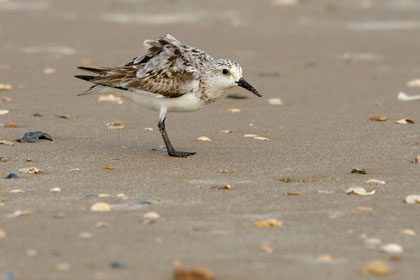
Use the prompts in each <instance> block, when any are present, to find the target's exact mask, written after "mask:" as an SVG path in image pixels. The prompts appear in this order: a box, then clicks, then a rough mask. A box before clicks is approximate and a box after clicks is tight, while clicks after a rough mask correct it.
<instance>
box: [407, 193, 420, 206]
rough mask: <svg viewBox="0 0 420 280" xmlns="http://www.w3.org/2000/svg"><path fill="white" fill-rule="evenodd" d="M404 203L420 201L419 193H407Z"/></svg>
mask: <svg viewBox="0 0 420 280" xmlns="http://www.w3.org/2000/svg"><path fill="white" fill-rule="evenodd" d="M404 202H405V203H408V204H417V203H420V195H419V194H412V195H408V196H407V197H406V198H405V200H404Z"/></svg>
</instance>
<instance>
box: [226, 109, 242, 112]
mask: <svg viewBox="0 0 420 280" xmlns="http://www.w3.org/2000/svg"><path fill="white" fill-rule="evenodd" d="M228 111H229V112H231V113H240V112H241V109H238V108H230V109H229V110H228Z"/></svg>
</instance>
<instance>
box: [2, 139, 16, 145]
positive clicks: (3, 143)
mask: <svg viewBox="0 0 420 280" xmlns="http://www.w3.org/2000/svg"><path fill="white" fill-rule="evenodd" d="M0 145H7V146H14V145H15V143H13V142H11V141H7V140H1V141H0Z"/></svg>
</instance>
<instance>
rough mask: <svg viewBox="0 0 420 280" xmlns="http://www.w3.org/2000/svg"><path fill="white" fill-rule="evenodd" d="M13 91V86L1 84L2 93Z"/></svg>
mask: <svg viewBox="0 0 420 280" xmlns="http://www.w3.org/2000/svg"><path fill="white" fill-rule="evenodd" d="M6 90H12V86H11V85H10V84H1V83H0V91H6Z"/></svg>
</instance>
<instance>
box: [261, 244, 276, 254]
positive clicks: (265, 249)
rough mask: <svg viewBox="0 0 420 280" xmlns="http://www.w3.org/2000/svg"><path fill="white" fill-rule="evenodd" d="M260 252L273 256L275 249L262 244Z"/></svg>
mask: <svg viewBox="0 0 420 280" xmlns="http://www.w3.org/2000/svg"><path fill="white" fill-rule="evenodd" d="M260 251H261V252H263V253H266V254H272V253H273V252H274V249H273V248H271V247H270V246H269V245H267V244H261V246H260Z"/></svg>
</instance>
